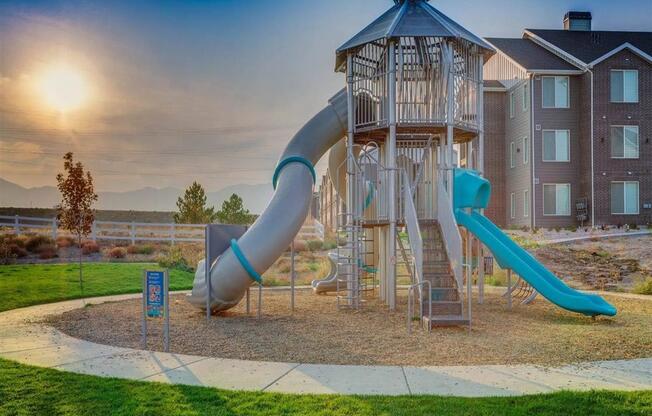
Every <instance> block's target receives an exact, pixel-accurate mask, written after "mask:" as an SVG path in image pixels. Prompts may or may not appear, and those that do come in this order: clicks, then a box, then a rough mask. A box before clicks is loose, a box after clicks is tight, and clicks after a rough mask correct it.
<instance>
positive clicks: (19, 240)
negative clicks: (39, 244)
mask: <svg viewBox="0 0 652 416" xmlns="http://www.w3.org/2000/svg"><path fill="white" fill-rule="evenodd" d="M26 239H27V238H26V237H25V236H22V235H15V234H3V235H0V243H5V244H7V245H10V244H15V245H17V246H18V247H20V248H25V240H26Z"/></svg>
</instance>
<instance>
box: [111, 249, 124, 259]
mask: <svg viewBox="0 0 652 416" xmlns="http://www.w3.org/2000/svg"><path fill="white" fill-rule="evenodd" d="M107 255H108V256H109V258H111V259H124V258H125V257H126V256H127V250H126V249H125V248H124V247H113V248H112V249H111V250H109V252H108V253H107Z"/></svg>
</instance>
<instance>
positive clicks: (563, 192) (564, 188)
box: [543, 183, 571, 216]
mask: <svg viewBox="0 0 652 416" xmlns="http://www.w3.org/2000/svg"><path fill="white" fill-rule="evenodd" d="M570 188H571V187H570V184H569V183H553V184H544V185H543V215H550V216H568V215H570V194H571V189H570Z"/></svg>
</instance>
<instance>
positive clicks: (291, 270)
mask: <svg viewBox="0 0 652 416" xmlns="http://www.w3.org/2000/svg"><path fill="white" fill-rule="evenodd" d="M294 279H295V275H294V239H293V240H292V243H291V244H290V310H292V312H294Z"/></svg>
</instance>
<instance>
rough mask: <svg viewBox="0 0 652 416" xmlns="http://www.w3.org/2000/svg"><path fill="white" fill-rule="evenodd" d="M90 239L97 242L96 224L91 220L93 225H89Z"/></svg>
mask: <svg viewBox="0 0 652 416" xmlns="http://www.w3.org/2000/svg"><path fill="white" fill-rule="evenodd" d="M91 239H92V240H93V241H97V224H95V220H93V224H91Z"/></svg>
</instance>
